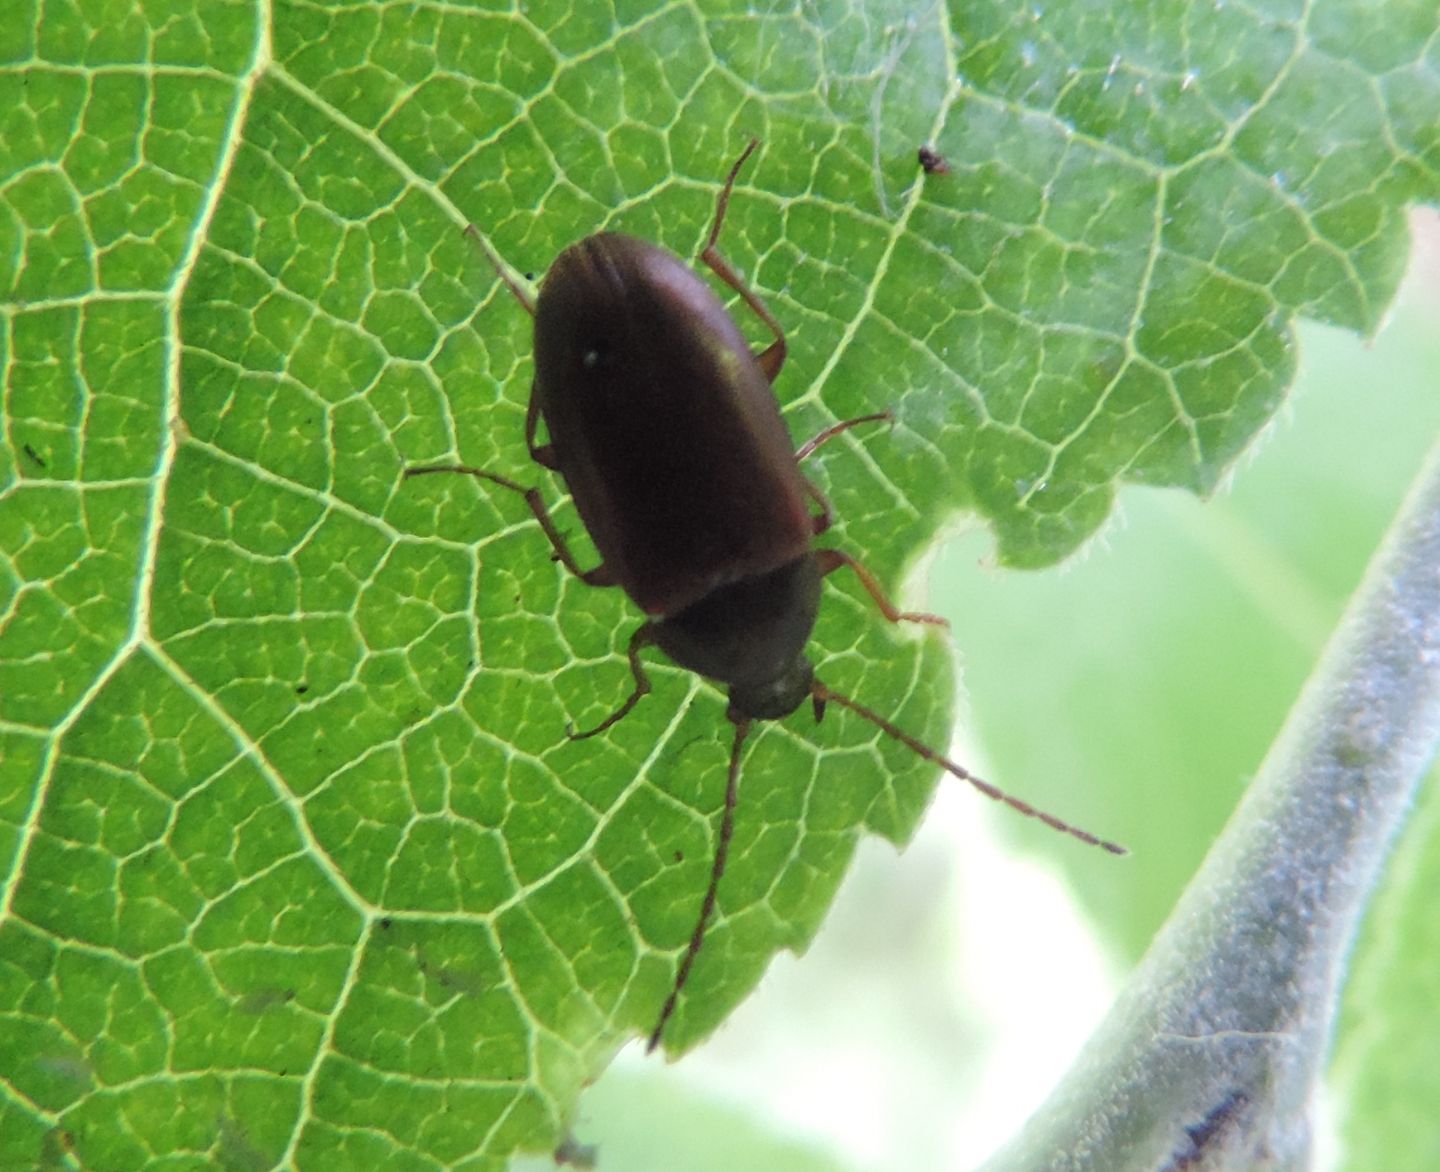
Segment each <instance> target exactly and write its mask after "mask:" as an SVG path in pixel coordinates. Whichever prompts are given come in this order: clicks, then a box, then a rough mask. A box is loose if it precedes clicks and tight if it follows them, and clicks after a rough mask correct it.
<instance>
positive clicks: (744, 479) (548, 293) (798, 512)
mask: <svg viewBox="0 0 1440 1172" xmlns="http://www.w3.org/2000/svg"><path fill="white" fill-rule="evenodd" d="M757 145H758V143H757V141H756V140H752V141H751V142H750V144H749V145H748V146H747V147H746V148H745V150H744V152H743V153H742V154H741V155H740V157H739V159H737V160H736V162H735V164H734V166H733V167H731V169H730V173H729V175H728V176H727V177H726V179H725V183H724V186H723V187H722V188H721V190H720V195H719V198H718V199H717V200H716V205H715V221H714V225H713V227H712V228H711V230H710V236H709V239H708V241H707V242H706V245H705V247H704V249H703V250H702V251H701V253H700V259H701V261H703V262H704V263H705V265H706V266H707V267H709V268H710V269H711V271H713V272H714V273H715V275H716V276H718V277H719V278H720V280H722V281H723V282H725V284H726V285H728V286H729V287H730V288H732V289H734V290H735V292H736V293H738V294H739V295H740V296H741V297H742V298H743V299H744V301H745V303H746V304H747V305H748V306H749V307H750V308H751V309H752V310H753V311H754V312H755V313H756V315H757V316H759V318H760V319H761V320H762V321H763V322H764V323H765V325H766V326H767V327H768V328H769V329H770V331H771V333H772V334H773V335H774V339H775V340H774V341H773V342H772V343H771V344H770V345H769V346H768V347H767V348H766V349H765V350H763V351H762V352H761V353H759V354H754V353H752V352H751V350H750V348H749V346H748V345H747V344H746V342H745V339H744V337H743V335H742V334H741V333H740V330H739V328H738V327H737V326H736V324H735V322H734V320H733V319H732V318H731V316H730V314H729V313H728V312H727V311H726V309H725V307H724V306H723V305H722V304H721V302H720V300H719V298H717V297H716V296H715V294H714V293H713V292H712V291H711V289H710V287H709V286H708V285H706V283H705V282H704V281H703V280H701V279H700V277H699V276H697V275H696V274H695V272H694V271H693V270H691V269H690V268H688V267H687V266H686V265H685V264H684V263H682V262H681V261H680V260H679V259H678V258H676V257H675V256H674V255H673V254H672V253H670V252H667V251H666V250H665V249H663V248H660V247H658V246H656V245H654V244H650V243H648V242H647V241H644V240H639V239H636V238H635V237H632V236H624V235H621V234H619V233H614V232H600V233H597V234H595V235H593V236H587V237H586V238H585V239H583V240H581V241H580V242H578V243H577V244H573V245H571V246H570V247H569V248H567V249H566V250H565V251H564V252H562V253H561V254H560V255H559V256H558V257H557V258H556V260H555V262H554V264H553V265H551V267H550V270H549V272H547V273H546V275H545V278H544V281H543V282H542V284H541V286H540V295H539V298H538V300H537V301H535V302H534V303H532V301H531V299H530V298H529V296H528V295H527V294H526V292H525V290H524V289H522V288H521V287H520V285H518V284H517V283H516V282H515V281H513V280H512V279H511V278H510V277H509V276H508V274H507V273H506V271H505V268H504V266H503V265H502V264H501V263H500V261H499V258H498V257H496V256H495V255H494V254H493V253H491V252H490V251H489V249H488V247H486V245H485V244H484V242H483V241H481V240H480V238H479V236H478V234H474V233H473V230H472V234H474V235H475V239H476V241H477V243H480V245H481V247H482V248H484V249H485V250H486V253H487V255H488V256H489V257H490V260H491V262H492V263H493V264H494V265H495V268H496V271H497V272H498V273H499V274H500V277H501V279H502V280H503V281H505V283H506V285H507V286H509V288H510V291H511V292H512V293H513V294H514V296H515V298H516V300H517V301H519V302H520V304H521V305H522V306H523V307H524V308H525V309H526V311H527V312H529V313H530V314H531V316H532V317H534V319H535V382H534V386H533V388H532V391H531V396H530V405H529V409H528V411H527V413H526V420H525V441H526V444H527V445H528V447H529V449H530V454H531V456H532V457H533V458H534V459H535V461H536V462H537V463H539V464H540V465H542V466H543V467H545V468H548V469H550V470H551V471H554V472H558V473H560V475H561V476H563V477H564V479H565V483H566V485H567V486H568V488H569V489H570V493H571V495H572V497H573V499H574V501H575V507H576V509H577V510H578V512H579V513H580V517H581V519H582V520H583V521H584V523H585V527H586V529H587V530H588V532H589V534H590V536H591V538H592V539H593V541H594V542H595V546H596V548H597V549H598V550H599V551H600V557H601V562H600V564H599V565H598V566H596V567H594V568H593V569H589V570H584V569H581V567H580V566H579V564H578V563H577V562H576V560H575V558H574V556H573V554H572V553H571V551H570V549H569V546H568V545H567V544H566V542H565V539H564V537H563V536H562V535H561V534H560V532H559V530H558V529H557V528H556V527H555V525H554V523H553V522H552V520H551V518H550V515H549V513H548V511H547V510H546V507H545V504H544V502H543V500H542V499H541V497H540V494H539V492H538V490H536V489H533V488H526V487H525V486H523V485H521V484H518V483H517V482H515V481H513V480H511V479H509V478H508V477H505V476H501V475H498V474H497V473H494V472H488V471H485V470H484V469H480V468H470V467H466V466H463V465H455V464H446V465H436V466H430V467H423V468H410V469H407V470H406V475H407V476H414V475H422V474H426V473H432V472H461V473H465V474H467V475H470V476H475V477H479V478H480V479H483V480H486V481H489V482H490V483H492V484H497V485H499V486H501V487H502V488H506V489H509V490H510V491H512V492H516V493H519V494H520V495H522V496H523V497H524V498H525V500H526V502H527V503H528V504H529V506H530V509H531V511H532V512H533V513H534V515H535V518H536V520H537V521H538V522H539V523H540V526H541V527H542V528H543V529H544V531H545V534H546V536H547V537H548V538H549V540H550V543H551V545H552V546H553V547H554V550H555V556H556V558H557V559H558V560H559V561H560V562H562V563H563V564H564V565H565V566H566V568H567V569H569V570H570V571H571V572H573V573H575V574H577V575H578V576H579V577H580V578H581V579H583V580H584V581H585V582H587V583H589V584H590V585H593V586H619V587H621V588H622V589H623V590H624V591H625V593H626V594H628V595H629V596H630V597H631V598H632V599H633V600H634V601H635V603H636V605H638V606H639V607H640V608H641V610H643V611H644V612H645V614H646V615H647V618H646V621H645V622H644V623H642V624H641V626H640V627H639V629H638V630H636V632H635V634H634V635H633V636H632V637H631V639H630V643H629V648H628V656H629V661H630V670H631V674H632V676H633V679H634V689H633V690H632V692H631V694H630V696H629V697H628V698H627V699H626V701H625V703H624V704H623V705H621V707H620V708H619V709H618V710H616V711H615V712H614V713H612V714H611V715H610V716H609V717H607V718H606V719H605V720H604V721H602V722H601V723H600V724H599V725H597V726H596V727H595V728H592V729H589V730H587V731H585V732H582V733H575V732H571V733H570V735H571V736H572V737H574V738H581V737H589V736H594V735H595V734H597V733H600V732H603V731H604V730H606V729H608V728H609V727H610V726H612V725H613V724H614V723H615V722H616V721H618V720H620V719H621V718H622V717H624V716H625V715H626V714H627V713H629V712H630V711H631V710H632V709H633V708H634V707H635V705H636V704H637V703H639V701H640V699H641V698H642V697H643V696H645V695H646V694H647V693H648V692H649V691H650V681H649V678H648V677H647V676H646V674H645V669H644V665H643V663H642V662H641V659H640V653H641V651H642V650H643V649H644V648H645V647H646V646H647V645H651V644H653V645H654V646H656V647H658V648H659V649H660V650H661V651H663V652H664V653H665V654H666V655H668V656H669V657H670V658H671V659H672V660H674V661H675V662H676V663H677V664H679V665H680V666H681V667H684V668H688V669H689V670H691V671H694V672H698V673H699V674H700V675H703V676H705V677H707V678H708V679H711V680H714V681H716V682H718V683H722V684H725V685H727V686H728V688H729V707H728V709H727V712H726V715H727V717H728V718H729V720H730V721H731V722H732V723H733V724H734V726H735V735H734V740H733V743H732V747H731V750H730V764H729V772H728V779H727V784H726V793H725V807H724V812H723V814H722V817H721V823H720V830H719V835H718V838H717V842H716V847H715V856H714V862H713V864H712V866H711V872H710V881H709V885H708V887H707V889H706V891H705V896H704V899H703V901H702V903H701V908H700V913H699V916H698V917H697V919H696V923H695V929H694V932H693V933H692V935H691V939H690V943H689V946H688V948H687V949H686V951H685V954H684V956H683V957H682V959H681V962H680V967H679V969H678V970H677V972H676V976H675V981H674V984H673V986H672V987H671V990H670V995H669V997H668V998H667V999H666V1001H665V1005H664V1007H663V1008H662V1009H661V1011H660V1015H659V1019H658V1021H657V1022H656V1025H655V1028H654V1030H653V1031H652V1032H651V1034H650V1038H649V1043H648V1047H649V1048H650V1049H654V1047H655V1046H656V1045H657V1044H658V1043H659V1041H660V1037H661V1034H662V1032H663V1031H664V1028H665V1024H666V1022H667V1021H668V1020H669V1019H670V1015H671V1014H672V1013H673V1011H674V1009H675V1005H676V1001H677V999H678V998H679V995H680V992H681V990H682V989H683V988H684V986H685V982H686V980H687V979H688V977H689V975H690V969H691V966H692V965H693V964H694V962H695V958H696V956H697V955H698V953H699V951H700V946H701V944H702V942H703V940H704V936H705V928H706V925H707V924H708V922H709V920H710V916H711V914H712V913H713V911H714V908H715V899H716V893H717V891H718V889H719V884H720V879H721V876H722V875H723V874H724V871H725V861H726V857H727V854H728V852H729V846H730V837H731V832H732V828H733V824H734V812H735V804H736V799H737V795H738V788H739V780H740V757H741V749H742V747H743V745H744V743H745V738H746V736H747V735H748V733H749V731H750V727H751V725H752V723H753V722H754V721H756V720H779V719H781V718H782V717H785V716H788V715H790V714H791V713H792V712H794V711H795V710H796V709H797V708H799V707H800V706H801V705H802V704H803V703H804V702H805V701H806V700H809V701H810V702H811V704H812V706H813V708H814V712H815V718H816V720H819V719H820V718H821V716H822V715H823V713H824V709H825V705H826V704H827V703H834V704H837V705H840V706H841V707H844V708H847V709H849V710H850V711H852V712H855V713H857V714H858V715H860V716H862V717H863V718H864V719H866V720H868V721H870V722H871V723H872V724H874V725H876V726H877V727H878V728H880V729H882V730H883V731H884V732H885V733H887V734H888V735H890V736H892V737H894V738H896V739H897V740H899V741H901V742H902V743H903V744H905V745H907V746H909V747H910V748H911V749H912V750H914V751H915V752H916V753H918V754H919V755H920V756H921V757H923V758H924V759H925V760H927V761H930V762H932V763H933V764H935V765H938V766H940V767H941V768H943V769H945V770H947V771H948V772H949V773H951V774H953V775H954V776H955V777H958V778H961V779H963V780H965V781H968V782H970V783H971V784H972V785H974V786H976V787H977V788H978V789H980V790H981V792H983V793H984V794H986V795H987V796H989V797H991V798H994V799H996V800H998V801H1001V802H1004V803H1006V804H1007V805H1009V806H1011V807H1013V808H1014V809H1016V810H1018V811H1020V812H1021V813H1023V814H1026V815H1029V816H1031V817H1035V818H1039V819H1041V820H1042V821H1044V822H1046V823H1047V824H1049V825H1050V826H1053V827H1054V828H1056V829H1057V830H1061V831H1063V832H1064V833H1066V834H1069V835H1072V836H1074V837H1076V838H1079V839H1080V840H1082V841H1084V842H1087V843H1090V844H1092V845H1095V846H1100V847H1103V848H1104V849H1106V850H1108V851H1111V852H1113V853H1117V854H1119V853H1124V852H1123V848H1121V847H1118V846H1116V845H1115V844H1113V843H1109V842H1105V841H1102V840H1101V839H1098V838H1096V837H1095V836H1094V835H1092V834H1089V833H1088V832H1086V831H1084V830H1080V829H1078V828H1077V827H1074V826H1072V825H1070V824H1069V823H1066V822H1062V821H1061V820H1059V819H1058V818H1055V817H1053V816H1052V815H1049V814H1046V813H1044V812H1042V811H1039V810H1037V809H1035V808H1034V807H1033V806H1030V805H1029V804H1028V803H1025V802H1022V801H1020V800H1019V799H1018V798H1013V797H1010V796H1009V795H1007V794H1004V793H1002V792H1001V791H999V790H998V789H996V788H995V787H994V786H992V785H990V784H989V783H988V782H985V781H983V780H982V779H980V778H978V777H976V776H974V775H973V774H971V773H970V772H968V771H967V770H965V769H964V768H962V767H961V766H959V765H957V764H956V763H955V762H953V761H950V760H949V759H948V758H946V757H944V756H942V755H941V754H939V753H937V752H936V751H935V750H933V749H931V748H929V747H928V746H926V745H924V744H922V743H921V742H919V741H917V740H916V739H915V738H913V737H911V736H910V735H908V734H907V733H904V732H902V731H901V730H900V729H898V728H896V727H895V726H894V725H893V724H892V723H890V721H888V720H886V719H885V718H884V717H882V716H880V715H879V714H878V713H876V712H873V711H872V710H870V709H869V708H867V707H865V706H864V705H862V704H859V703H857V702H856V701H854V700H852V699H850V698H849V697H848V696H844V695H841V694H840V693H838V692H835V691H832V690H831V689H830V688H828V687H826V686H825V685H824V684H823V683H821V682H820V681H819V680H817V679H816V678H815V672H814V668H813V667H812V666H811V663H810V661H809V659H808V658H807V657H806V655H805V644H806V643H807V642H808V641H809V638H810V634H811V631H812V630H813V628H814V625H815V619H816V615H817V613H818V611H819V608H820V589H821V579H822V578H824V576H825V575H826V574H829V573H830V572H831V571H833V570H837V569H839V568H841V567H842V566H843V567H846V568H848V569H850V570H852V571H854V573H855V574H856V575H857V576H858V578H859V580H860V582H861V584H862V585H863V586H864V588H865V590H866V592H867V593H868V594H869V595H870V597H871V598H872V599H874V601H875V604H876V606H877V607H878V608H879V609H880V611H881V613H882V614H884V616H885V617H886V618H887V619H889V620H890V621H891V622H899V621H902V620H904V621H909V622H920V623H933V624H941V625H943V623H944V620H943V619H940V618H937V617H936V616H934V615H928V614H916V613H910V612H904V611H899V610H897V609H896V608H895V607H894V606H892V605H891V603H890V601H889V600H888V599H887V598H886V597H885V594H884V592H883V591H882V590H881V588H880V585H879V583H878V582H877V581H876V580H875V579H874V578H873V577H872V576H871V575H870V573H869V572H868V571H867V570H866V569H865V568H864V567H863V566H862V565H860V563H859V562H857V561H855V559H853V558H852V557H851V556H850V555H849V554H846V553H844V552H843V551H841V550H838V549H815V548H814V545H813V542H814V539H815V537H817V536H818V535H820V534H823V533H824V532H825V531H826V530H827V529H828V528H829V527H830V523H831V519H832V514H831V510H830V506H829V504H828V502H827V501H826V500H825V498H824V496H823V495H822V494H821V493H820V491H819V489H817V488H816V487H815V486H814V485H813V484H811V483H810V482H809V481H808V480H806V479H805V477H804V476H803V475H801V472H800V463H801V462H802V461H803V460H804V459H806V458H807V457H808V456H809V455H810V454H811V453H812V452H814V451H815V449H816V448H818V447H819V446H820V445H821V444H823V443H825V442H826V441H827V440H829V439H832V438H833V437H834V436H836V435H839V434H840V433H841V432H843V431H845V430H847V429H848V428H851V427H853V426H855V425H856V424H859V423H864V422H869V421H875V420H883V419H889V418H890V415H889V413H888V412H882V413H879V414H875V415H865V416H861V417H860V418H858V419H850V420H845V421H843V422H841V423H837V424H835V425H833V426H831V427H828V428H826V429H825V430H824V431H822V432H821V433H820V434H819V435H817V436H816V437H815V438H814V439H812V440H810V441H809V442H808V443H806V444H804V445H803V446H801V447H800V448H799V449H798V450H796V449H794V448H793V447H792V444H791V440H790V435H789V432H788V431H787V430H786V427H785V422H784V420H783V419H782V417H781V415H780V407H779V404H778V402H777V401H776V399H775V394H774V391H773V390H772V388H771V384H772V383H773V382H774V380H775V377H776V376H777V375H778V374H779V373H780V369H781V367H782V366H783V365H784V363H785V335H784V331H783V330H782V329H781V328H780V324H779V322H777V321H776V320H775V318H774V316H773V315H772V314H771V313H770V310H769V309H768V308H767V307H766V305H765V303H764V302H763V301H762V300H761V299H760V297H759V295H758V294H756V293H755V292H754V290H752V289H751V288H750V287H749V286H747V285H746V284H745V282H744V281H743V280H742V279H741V278H740V276H739V274H737V273H736V272H735V270H734V269H733V268H731V267H730V265H729V263H727V262H726V260H725V259H724V257H722V256H721V255H720V253H719V251H718V249H717V248H716V241H717V240H718V239H719V236H720V229H721V227H722V226H723V224H724V222H725V211H726V207H727V205H728V203H729V199H730V193H731V190H732V189H733V187H734V184H735V179H736V176H737V175H738V174H739V172H740V168H741V167H742V166H743V165H744V163H745V160H746V159H748V158H749V157H750V154H751V152H752V151H754V150H755V148H756V146H757ZM542 421H543V422H544V424H545V428H546V431H547V433H548V442H546V443H543V444H542V443H539V442H537V441H538V433H539V425H540V423H541V422H542Z"/></svg>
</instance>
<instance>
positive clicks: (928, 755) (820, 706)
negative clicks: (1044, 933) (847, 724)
mask: <svg viewBox="0 0 1440 1172" xmlns="http://www.w3.org/2000/svg"><path fill="white" fill-rule="evenodd" d="M810 695H811V696H812V697H813V699H814V701H815V713H816V716H817V717H818V716H819V715H820V713H821V712H822V711H823V710H824V707H825V705H826V704H838V705H840V707H841V708H848V709H849V710H850V711H851V712H853V713H855V714H856V715H857V716H862V717H864V718H865V719H866V720H868V721H869V722H870V723H871V724H873V725H874V726H875V727H876V728H878V729H879V730H880V731H881V732H883V733H887V734H889V735H890V736H892V737H894V738H895V739H896V740H897V741H899V742H900V743H901V744H902V745H905V746H906V747H907V748H909V749H911V750H912V751H913V752H915V753H917V754H918V755H919V756H921V757H923V758H924V759H925V760H926V761H929V762H930V763H931V764H932V765H938V766H940V768H941V769H943V770H945V772H947V773H949V774H950V775H951V776H952V777H958V778H959V779H960V780H961V781H968V782H969V783H970V784H971V785H973V786H974V787H975V788H976V789H978V790H979V791H980V792H981V793H982V794H984V795H985V796H986V797H987V798H993V799H994V800H995V801H997V802H1002V803H1004V804H1005V805H1007V806H1009V807H1010V808H1011V809H1012V810H1016V811H1018V812H1019V813H1021V814H1024V815H1025V817H1027V818H1038V819H1039V820H1040V821H1041V822H1043V823H1045V825H1046V826H1049V827H1050V828H1051V829H1053V830H1058V831H1060V833H1061V834H1068V835H1069V836H1070V837H1071V838H1078V839H1079V840H1080V841H1081V842H1084V843H1088V844H1089V845H1090V846H1098V847H1099V848H1100V849H1101V850H1105V851H1109V852H1110V853H1111V854H1112V855H1124V854H1129V853H1130V852H1129V851H1127V850H1126V849H1125V848H1124V847H1123V846H1120V845H1119V844H1118V843H1114V842H1107V841H1106V840H1105V839H1103V838H1099V837H1097V836H1096V835H1093V834H1091V833H1090V832H1089V831H1088V830H1082V829H1081V828H1080V827H1078V826H1073V825H1071V824H1070V823H1069V822H1065V821H1062V820H1061V819H1059V818H1057V817H1055V815H1054V814H1050V813H1047V812H1046V811H1044V810H1040V809H1037V808H1036V807H1034V806H1032V805H1031V804H1030V803H1029V802H1026V801H1022V800H1021V799H1019V798H1016V797H1012V796H1011V795H1010V794H1007V793H1006V792H1005V791H1004V790H1002V789H1000V788H998V787H997V786H993V785H991V784H990V783H989V782H988V781H986V780H985V779H984V778H983V777H976V776H975V774H973V773H971V772H970V771H969V770H968V769H966V768H965V767H964V766H963V765H957V764H956V763H955V762H954V761H952V760H950V758H949V757H944V756H941V754H939V753H937V752H936V751H935V750H934V749H932V748H931V747H930V746H929V745H926V744H924V743H923V742H921V741H917V740H916V739H915V738H914V737H912V736H911V735H910V734H909V733H907V732H904V731H902V730H901V729H898V728H896V727H895V726H894V725H893V724H891V723H890V721H888V720H886V719H885V718H884V717H883V716H881V715H880V714H879V713H878V712H873V711H871V710H870V709H869V708H866V707H865V705H863V704H861V703H859V702H858V701H855V700H852V699H850V697H849V696H844V695H841V693H839V692H835V691H832V690H831V689H829V688H827V687H826V686H825V685H824V684H822V683H821V682H820V681H819V680H816V681H815V682H814V683H813V684H812V685H811V686H810Z"/></svg>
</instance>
